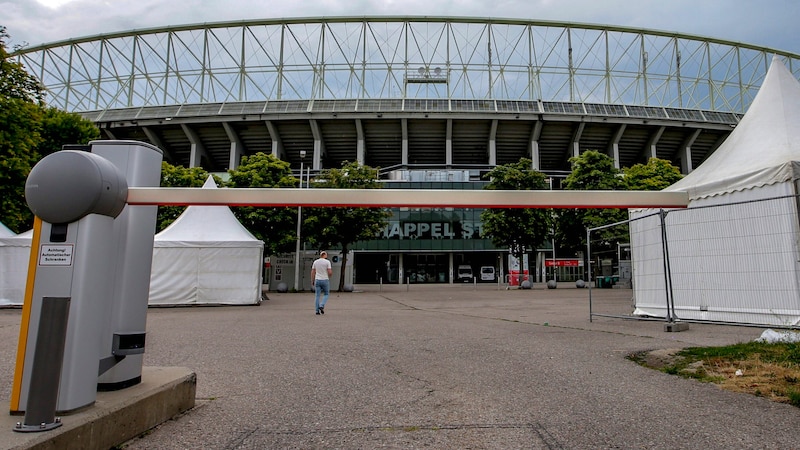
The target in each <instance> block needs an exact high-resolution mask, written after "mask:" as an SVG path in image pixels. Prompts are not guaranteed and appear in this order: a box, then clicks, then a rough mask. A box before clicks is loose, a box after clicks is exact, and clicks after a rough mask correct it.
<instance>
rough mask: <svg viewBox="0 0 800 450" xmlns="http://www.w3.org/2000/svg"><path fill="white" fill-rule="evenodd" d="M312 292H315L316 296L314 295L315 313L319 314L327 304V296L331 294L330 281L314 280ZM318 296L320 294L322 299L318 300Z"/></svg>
mask: <svg viewBox="0 0 800 450" xmlns="http://www.w3.org/2000/svg"><path fill="white" fill-rule="evenodd" d="M314 290H315V291H316V295H314V305H315V306H316V309H315V311H317V312H319V309H320V308H324V307H325V303H328V296H329V295H330V294H331V280H314ZM320 294H322V299H320V298H319V297H320Z"/></svg>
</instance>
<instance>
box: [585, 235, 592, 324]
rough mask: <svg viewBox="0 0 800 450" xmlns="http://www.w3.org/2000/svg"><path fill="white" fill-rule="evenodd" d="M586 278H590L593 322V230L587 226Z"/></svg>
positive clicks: (590, 318) (590, 317)
mask: <svg viewBox="0 0 800 450" xmlns="http://www.w3.org/2000/svg"><path fill="white" fill-rule="evenodd" d="M586 261H587V264H586V266H587V267H586V269H587V274H586V278H587V279H588V280H589V322H590V323H591V322H592V230H591V229H590V228H586Z"/></svg>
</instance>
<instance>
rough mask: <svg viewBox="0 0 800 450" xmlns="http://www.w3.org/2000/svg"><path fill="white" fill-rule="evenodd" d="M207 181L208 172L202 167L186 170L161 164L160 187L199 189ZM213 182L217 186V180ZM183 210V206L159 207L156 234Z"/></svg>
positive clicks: (166, 163) (168, 164) (165, 163)
mask: <svg viewBox="0 0 800 450" xmlns="http://www.w3.org/2000/svg"><path fill="white" fill-rule="evenodd" d="M207 179H208V172H206V171H205V169H203V168H202V167H190V168H187V167H181V166H173V165H172V164H170V163H168V162H162V163H161V187H201V186H203V184H204V183H205V182H206V180H207ZM215 181H216V182H217V184H219V179H218V178H215ZM185 209H186V207H185V206H159V207H158V218H157V219H156V233H158V232H160V231H162V230H164V228H167V227H168V226H169V225H170V224H171V223H172V222H174V221H175V219H177V218H178V216H180V215H181V214H183V211H184V210H185Z"/></svg>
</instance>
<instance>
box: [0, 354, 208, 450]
mask: <svg viewBox="0 0 800 450" xmlns="http://www.w3.org/2000/svg"><path fill="white" fill-rule="evenodd" d="M196 385H197V377H196V375H195V373H194V372H192V371H191V370H189V369H186V368H183V367H144V368H143V369H142V382H141V383H139V384H137V385H136V386H131V387H129V388H127V389H122V390H119V391H113V392H98V393H97V400H96V401H95V404H94V405H92V406H89V407H87V408H85V409H83V410H81V411H79V412H76V413H74V414H69V415H64V416H60V417H61V421H62V423H63V426H61V427H58V428H56V429H54V430H50V431H43V432H40V433H19V432H16V431H14V430H13V429H14V427H15V425H16V423H17V422H21V421H22V420H23V418H24V417H23V416H12V415H0V449H32V448H37V449H39V448H42V449H44V448H48V449H50V448H53V449H55V448H57V449H103V450H106V449H109V448H112V447H115V446H117V445H120V444H122V443H124V442H126V441H128V440H130V439H131V438H134V437H136V436H139V435H140V434H142V433H144V432H145V431H147V430H149V429H151V428H153V427H155V426H156V425H159V424H161V423H163V422H166V421H167V420H169V419H171V418H172V417H175V416H176V415H178V414H180V413H182V412H184V411H186V410H188V409H191V408H192V407H194V404H195V389H196ZM6 404H8V401H6Z"/></svg>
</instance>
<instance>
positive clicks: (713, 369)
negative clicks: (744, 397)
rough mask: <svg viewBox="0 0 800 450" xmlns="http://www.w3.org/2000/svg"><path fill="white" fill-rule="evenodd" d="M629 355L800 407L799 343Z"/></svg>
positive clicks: (660, 367)
mask: <svg viewBox="0 0 800 450" xmlns="http://www.w3.org/2000/svg"><path fill="white" fill-rule="evenodd" d="M649 354H650V352H642V353H637V354H634V355H631V356H630V357H629V358H630V359H631V360H633V361H636V362H637V363H639V364H641V365H643V366H646V367H650V368H653V369H658V370H661V371H662V372H665V373H668V374H671V375H678V376H682V377H685V378H693V379H696V380H698V381H702V382H705V383H714V384H717V385H719V386H720V387H722V388H723V389H727V390H730V391H734V392H744V393H748V394H752V395H757V396H759V397H765V398H769V399H770V400H772V401H775V402H780V403H789V404H791V405H794V406H796V407H800V343H796V342H794V343H785V342H781V343H765V342H747V343H742V344H735V345H729V346H725V347H690V348H685V349H682V350H679V351H676V352H674V353H671V354H670V355H669V357H664V356H663V355H662V356H661V357H659V358H651V357H649Z"/></svg>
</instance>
